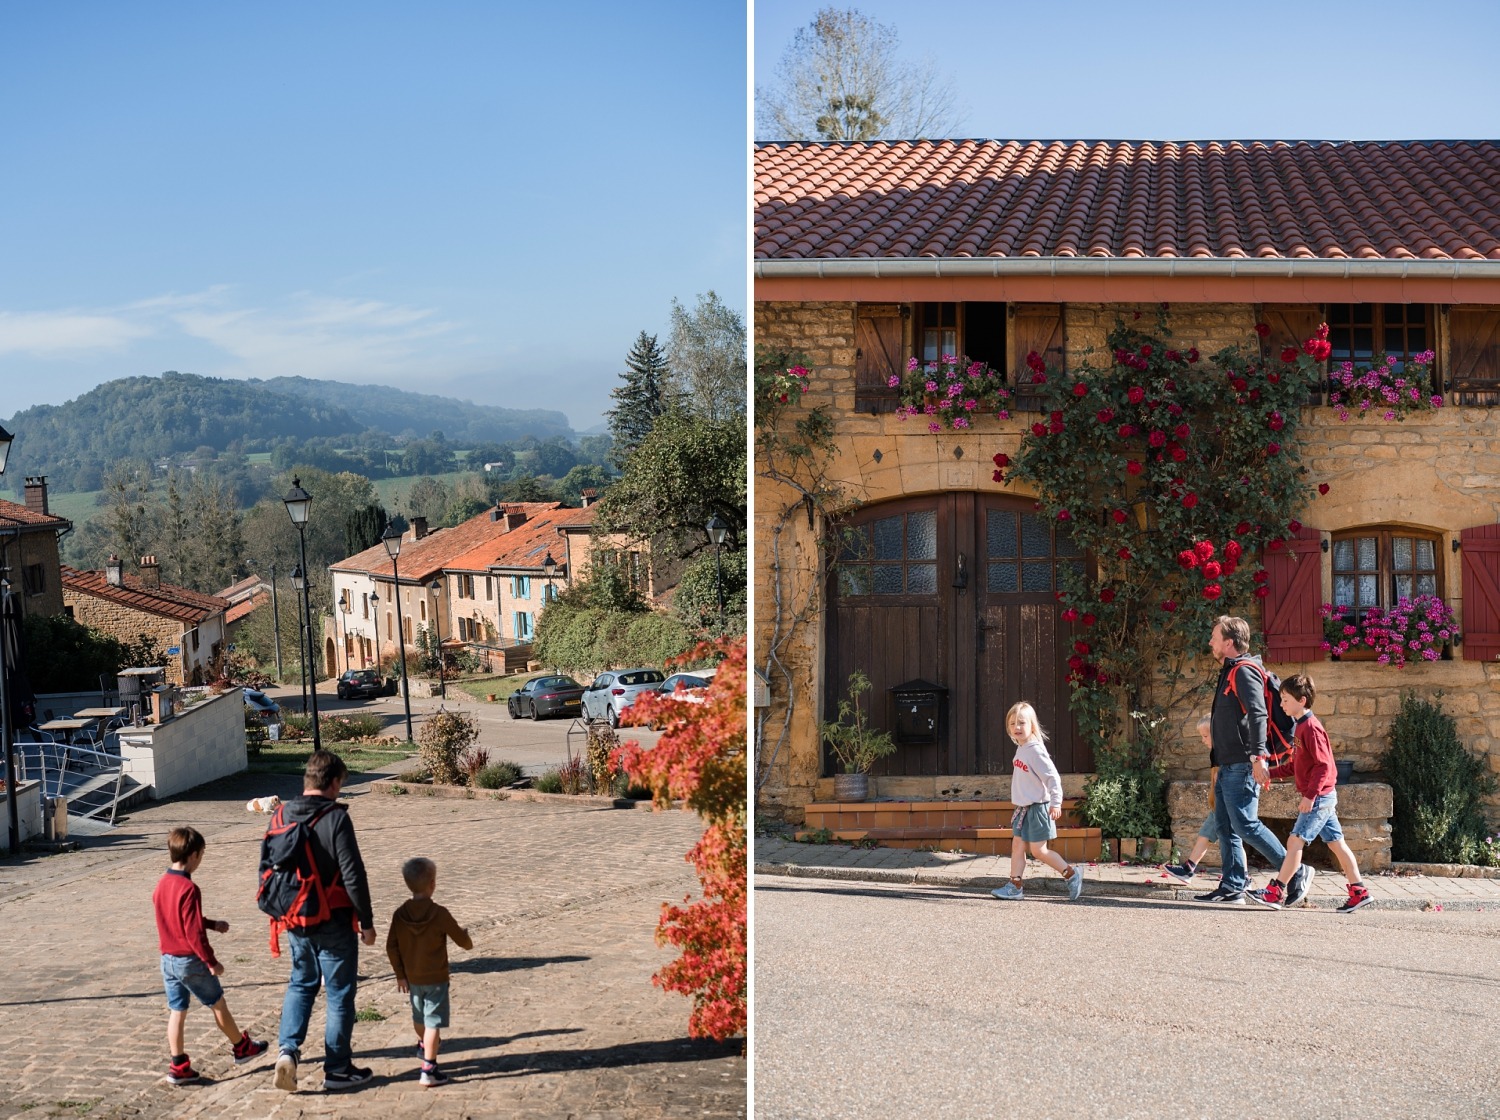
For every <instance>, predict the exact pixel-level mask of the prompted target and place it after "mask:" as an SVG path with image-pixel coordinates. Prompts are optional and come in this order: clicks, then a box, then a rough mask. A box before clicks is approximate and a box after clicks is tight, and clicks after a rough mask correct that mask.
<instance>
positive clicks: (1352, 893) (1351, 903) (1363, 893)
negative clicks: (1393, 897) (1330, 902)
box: [1338, 883, 1375, 914]
mask: <svg viewBox="0 0 1500 1120" xmlns="http://www.w3.org/2000/svg"><path fill="white" fill-rule="evenodd" d="M1374 901H1375V900H1374V899H1373V898H1371V897H1370V892H1369V891H1368V890H1367V889H1366V888H1365V885H1364V884H1363V883H1350V884H1349V897H1348V898H1347V899H1346V900H1345V901H1344V904H1343V905H1342V906H1340V907H1339V908H1338V912H1339V913H1340V914H1352V913H1354V911H1356V910H1358V909H1359V908H1360V907H1361V906H1368V905H1370V903H1372V902H1374Z"/></svg>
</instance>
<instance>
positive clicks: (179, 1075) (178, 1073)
mask: <svg viewBox="0 0 1500 1120" xmlns="http://www.w3.org/2000/svg"><path fill="white" fill-rule="evenodd" d="M167 1080H168V1081H170V1082H171V1083H172V1084H173V1085H186V1084H188V1083H189V1082H191V1081H200V1080H202V1075H201V1074H199V1073H198V1071H197V1070H195V1069H194V1068H193V1062H192V1059H190V1058H189V1057H188V1056H187V1055H186V1054H184V1055H183V1056H182V1061H180V1062H173V1063H171V1065H169V1066H167Z"/></svg>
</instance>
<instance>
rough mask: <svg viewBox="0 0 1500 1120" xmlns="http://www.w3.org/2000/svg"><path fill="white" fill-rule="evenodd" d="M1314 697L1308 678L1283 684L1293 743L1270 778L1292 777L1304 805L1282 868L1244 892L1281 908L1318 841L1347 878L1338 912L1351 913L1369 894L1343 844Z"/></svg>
mask: <svg viewBox="0 0 1500 1120" xmlns="http://www.w3.org/2000/svg"><path fill="white" fill-rule="evenodd" d="M1316 696H1317V690H1316V689H1315V688H1314V687H1313V682H1312V678H1311V677H1307V676H1303V675H1302V674H1300V673H1299V674H1298V675H1297V676H1295V677H1288V678H1287V679H1286V680H1285V681H1283V682H1282V684H1281V706H1282V707H1283V708H1285V709H1286V713H1287V715H1289V716H1291V717H1292V718H1293V719H1294V720H1296V721H1297V732H1296V739H1297V741H1296V745H1295V747H1294V749H1293V750H1292V757H1291V759H1290V760H1288V761H1287V762H1284V763H1283V764H1282V765H1280V766H1278V767H1276V768H1275V769H1274V770H1272V771H1271V777H1272V778H1288V777H1289V778H1291V779H1292V780H1293V781H1294V782H1295V783H1296V786H1297V792H1298V793H1300V794H1301V795H1302V801H1301V802H1300V803H1299V804H1298V806H1297V821H1296V823H1295V824H1293V825H1292V834H1291V836H1289V837H1287V842H1286V859H1285V861H1284V862H1283V863H1282V865H1281V870H1280V871H1279V872H1278V873H1277V875H1276V878H1274V879H1272V880H1271V881H1270V882H1269V883H1267V884H1266V886H1265V887H1264V888H1262V889H1261V890H1258V891H1248V892H1246V893H1247V894H1249V896H1250V898H1251V899H1253V900H1254V901H1256V902H1258V903H1260V904H1261V905H1262V906H1269V907H1270V908H1271V909H1272V910H1280V909H1281V906H1282V903H1283V902H1284V901H1285V900H1286V884H1287V883H1289V882H1291V881H1292V876H1293V875H1295V874H1296V873H1297V869H1298V868H1299V867H1300V866H1301V865H1302V849H1303V848H1305V847H1306V846H1307V845H1308V844H1311V843H1312V842H1313V841H1314V840H1322V841H1323V842H1324V843H1326V844H1327V845H1328V850H1329V851H1331V852H1332V853H1333V854H1334V857H1335V858H1336V859H1337V860H1338V861H1339V866H1340V867H1341V868H1343V871H1344V877H1345V878H1346V879H1348V880H1349V897H1348V899H1346V900H1345V902H1344V904H1343V905H1342V906H1340V907H1339V908H1338V911H1339V913H1340V914H1352V913H1353V912H1354V911H1356V910H1358V909H1359V908H1360V907H1362V906H1368V905H1369V904H1370V901H1371V899H1370V892H1369V891H1368V890H1367V889H1366V888H1365V885H1364V883H1363V882H1362V881H1361V879H1360V875H1359V864H1357V863H1356V862H1355V861H1354V853H1353V852H1352V851H1350V850H1349V845H1348V844H1346V843H1345V842H1344V830H1343V829H1342V828H1340V827H1339V818H1338V812H1337V808H1338V794H1337V793H1335V792H1334V786H1335V784H1336V781H1337V777H1338V775H1337V773H1336V771H1335V770H1334V765H1333V748H1332V747H1331V746H1329V744H1328V732H1326V731H1324V730H1323V725H1322V723H1320V722H1319V721H1318V717H1317V716H1315V715H1313V714H1312V706H1313V700H1314V699H1315V698H1316ZM1307 872H1308V876H1309V877H1311V875H1312V874H1313V870H1312V868H1311V867H1309V868H1308V869H1307Z"/></svg>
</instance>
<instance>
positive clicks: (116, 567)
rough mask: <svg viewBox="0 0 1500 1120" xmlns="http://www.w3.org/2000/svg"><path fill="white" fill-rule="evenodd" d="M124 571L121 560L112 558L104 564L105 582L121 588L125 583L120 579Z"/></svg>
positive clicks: (115, 557) (116, 557)
mask: <svg viewBox="0 0 1500 1120" xmlns="http://www.w3.org/2000/svg"><path fill="white" fill-rule="evenodd" d="M123 570H124V569H123V568H122V566H121V564H120V558H119V557H118V556H111V557H110V558H109V559H108V560H106V561H105V562H104V582H105V583H107V584H109V585H110V586H111V587H119V586H120V585H121V584H122V583H123V582H124V581H123V580H122V579H121V578H120V574H121V572H122V571H123Z"/></svg>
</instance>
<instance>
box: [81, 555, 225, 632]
mask: <svg viewBox="0 0 1500 1120" xmlns="http://www.w3.org/2000/svg"><path fill="white" fill-rule="evenodd" d="M60 571H61V573H62V585H63V590H64V591H72V592H75V593H76V594H79V595H91V596H93V597H94V598H96V599H107V600H108V601H110V602H112V603H119V604H120V605H122V606H126V607H131V608H133V609H135V610H138V611H145V612H146V613H147V614H159V615H162V616H164V617H166V618H175V619H177V620H178V621H180V622H194V623H197V622H202V621H203V620H204V619H207V618H212V617H213V616H214V615H216V614H219V613H221V612H223V611H227V610H228V609H229V600H228V599H221V598H219V597H218V596H217V595H204V594H202V593H201V592H198V591H194V590H192V589H191V588H187V587H179V586H177V585H176V584H175V583H163V584H162V585H161V586H160V587H146V586H144V585H143V584H142V583H141V581H140V579H139V578H138V577H136V576H132V575H121V577H120V580H121V584H120V586H119V587H116V586H114V585H113V584H111V583H110V582H109V581H108V579H106V578H105V575H104V573H103V572H99V571H93V572H80V571H79V570H78V569H77V568H70V567H68V565H66V564H63V565H61V566H60Z"/></svg>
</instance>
